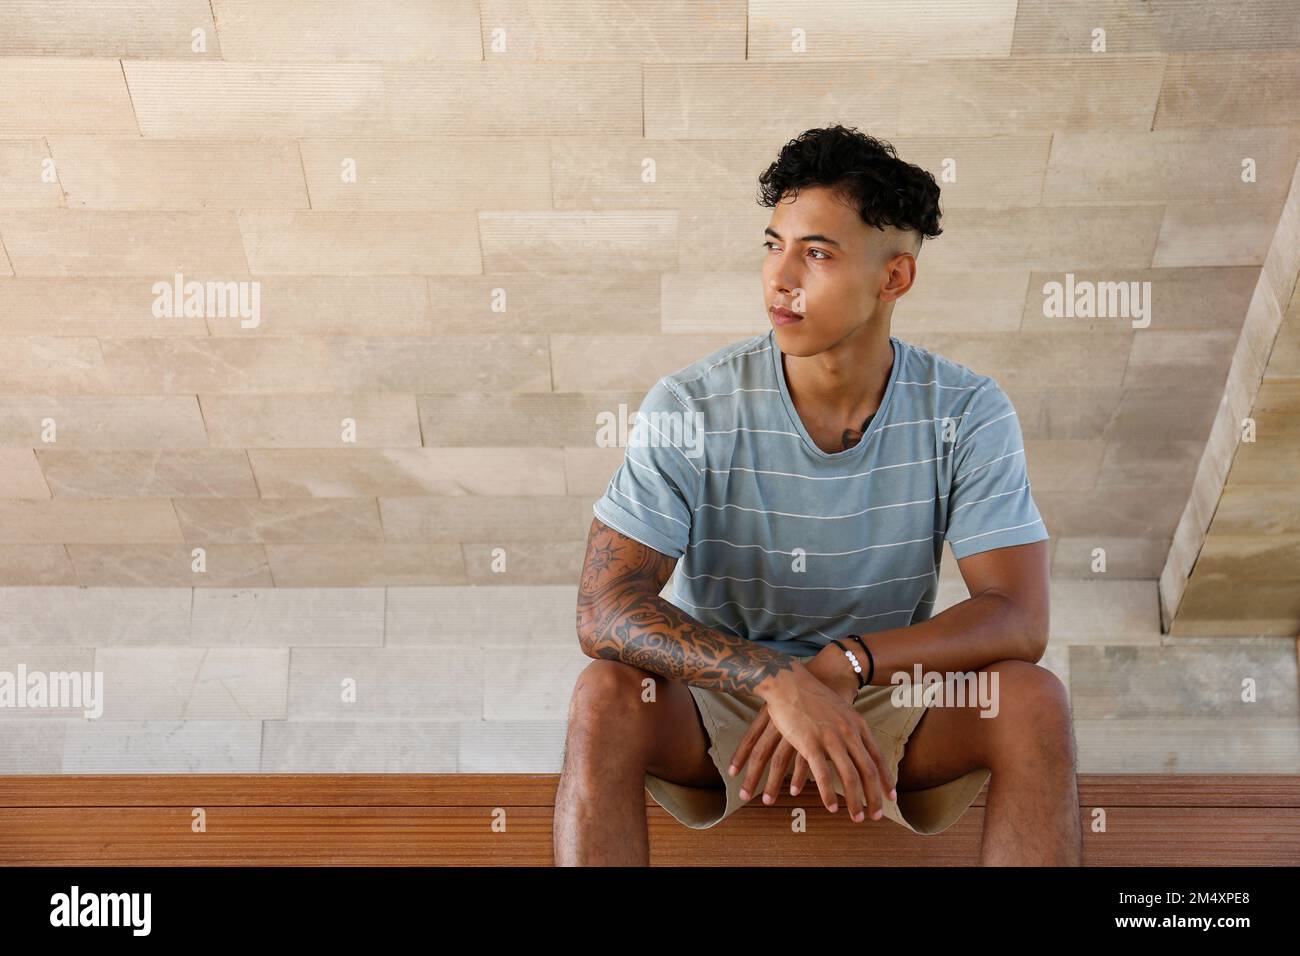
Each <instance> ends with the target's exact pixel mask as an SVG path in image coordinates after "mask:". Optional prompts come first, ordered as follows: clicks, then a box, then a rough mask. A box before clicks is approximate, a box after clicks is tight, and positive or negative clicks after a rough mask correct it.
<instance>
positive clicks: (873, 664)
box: [849, 634, 876, 684]
mask: <svg viewBox="0 0 1300 956" xmlns="http://www.w3.org/2000/svg"><path fill="white" fill-rule="evenodd" d="M849 637H851V638H853V640H855V641H857V642H858V643H859V644H861V645H862V649H863V650H864V651H866V652H867V663H868V664H869V665H870V669H869V670H868V671H867V683H868V684H870V683H871V678H873V677H875V676H876V658H875V655H874V654H872V653H871V648H869V647H867V642H866V641H864V640H863V639H862V638H861V637H860V636H859V635H857V634H850V635H849Z"/></svg>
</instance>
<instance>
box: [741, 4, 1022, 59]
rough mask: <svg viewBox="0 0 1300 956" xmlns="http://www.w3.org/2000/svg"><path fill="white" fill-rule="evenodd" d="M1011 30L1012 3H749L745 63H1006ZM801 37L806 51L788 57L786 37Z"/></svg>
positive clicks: (1014, 6) (1009, 47) (1009, 51)
mask: <svg viewBox="0 0 1300 956" xmlns="http://www.w3.org/2000/svg"><path fill="white" fill-rule="evenodd" d="M1015 26H1016V3H1015V2H1014V0H974V2H967V3H960V4H934V5H929V6H926V5H921V6H916V5H914V4H908V3H906V2H903V0H884V2H878V3H873V4H870V5H864V4H862V3H858V2H854V0H829V2H826V3H817V4H793V5H792V4H789V3H781V2H779V0H751V2H750V4H749V19H748V27H749V46H748V52H747V56H748V58H749V59H751V60H785V59H796V60H797V59H800V58H801V57H805V56H806V57H807V58H809V59H832V60H857V59H863V58H867V59H870V58H882V57H891V58H892V57H908V56H913V55H915V53H916V51H917V50H924V51H925V52H926V54H927V55H928V56H933V57H936V58H938V57H1006V56H1010V54H1011V39H1012V34H1013V32H1014V30H1015ZM795 30H801V31H803V32H804V34H805V35H806V40H807V49H806V52H801V53H795V52H792V51H791V45H792V42H791V35H792V31H795Z"/></svg>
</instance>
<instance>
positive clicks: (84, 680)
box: [0, 644, 107, 736]
mask: <svg viewBox="0 0 1300 956" xmlns="http://www.w3.org/2000/svg"><path fill="white" fill-rule="evenodd" d="M0 672H4V673H6V674H7V675H11V676H7V677H6V682H8V681H9V680H12V681H13V687H14V690H15V694H14V697H13V699H12V700H8V699H7V700H6V701H5V706H3V707H0V727H4V728H6V730H5V732H4V733H3V734H0V736H5V735H7V734H8V728H10V727H13V726H14V725H15V724H16V723H17V724H18V725H19V726H21V724H22V723H23V722H25V721H50V720H53V721H59V720H68V719H69V718H75V719H86V716H87V714H88V713H94V712H95V711H96V710H97V709H102V708H103V700H104V697H105V696H107V691H106V686H107V685H106V681H105V680H104V679H103V678H101V681H100V685H99V688H98V692H97V690H96V686H95V677H94V672H95V649H94V648H93V647H70V646H66V645H65V646H56V647H47V646H43V645H39V644H33V645H27V646H23V645H0ZM23 673H25V674H26V675H27V677H28V678H30V677H32V676H34V675H36V674H37V673H39V674H41V675H42V677H43V678H44V680H45V681H46V685H45V686H46V687H47V688H48V694H49V696H48V697H46V699H45V700H44V701H43V702H41V703H40V706H35V707H32V706H28V703H29V701H28V694H29V692H30V690H29V688H30V687H31V686H32V685H30V684H28V683H26V680H25V679H24V678H23V677H22V676H21V675H22V674H23ZM55 674H68V675H72V674H75V675H77V676H75V677H73V676H69V677H67V678H56V677H55V676H54V675H55ZM55 681H60V682H61V686H62V687H66V688H68V691H67V693H68V694H69V696H68V697H67V698H64V697H62V696H61V694H60V691H59V689H58V688H57V687H56V686H55V683H54V682H55ZM63 681H66V683H62V682H63ZM65 702H66V703H68V704H72V705H74V706H63V704H64V703H65ZM91 719H95V718H91Z"/></svg>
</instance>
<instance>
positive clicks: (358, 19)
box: [212, 0, 483, 62]
mask: <svg viewBox="0 0 1300 956" xmlns="http://www.w3.org/2000/svg"><path fill="white" fill-rule="evenodd" d="M212 12H213V14H214V15H215V16H216V21H217V29H218V31H219V32H220V34H221V52H222V57H223V59H226V60H270V61H275V62H281V61H285V60H320V61H325V62H348V61H353V60H358V61H374V60H395V61H404V60H481V59H482V57H483V51H482V48H481V45H480V43H479V12H478V8H477V5H476V4H475V3H473V2H472V0H443V2H441V3H436V4H427V3H420V2H417V0H371V2H369V3H367V4H365V5H363V6H357V5H356V4H354V3H349V2H347V0H280V2H278V3H273V4H267V3H259V2H257V0H213V2H212Z"/></svg>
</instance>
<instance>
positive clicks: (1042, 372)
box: [912, 331, 1132, 437]
mask: <svg viewBox="0 0 1300 956" xmlns="http://www.w3.org/2000/svg"><path fill="white" fill-rule="evenodd" d="M1131 339H1132V332H1131V331H1130V332H1006V333H997V334H993V333H988V334H974V333H971V334H966V333H959V332H935V333H927V334H925V335H915V336H913V338H912V341H913V342H915V343H916V344H918V345H920V346H921V347H922V348H926V349H929V350H930V351H932V352H937V353H938V354H940V355H942V356H944V357H945V358H948V359H951V360H952V361H954V362H959V363H961V364H963V365H966V366H968V367H969V368H971V369H974V370H975V371H976V372H979V373H980V374H982V375H989V376H992V377H993V378H994V379H995V380H996V381H997V382H998V384H999V385H1001V386H1002V387H1003V388H1004V389H1011V388H1026V387H1027V388H1045V387H1049V386H1055V387H1061V386H1087V387H1090V388H1097V387H1103V386H1106V387H1113V388H1118V387H1119V384H1120V380H1121V377H1122V376H1123V374H1124V365H1125V363H1126V362H1127V360H1128V353H1129V343H1130V341H1131ZM1089 437H1091V436H1089Z"/></svg>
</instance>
